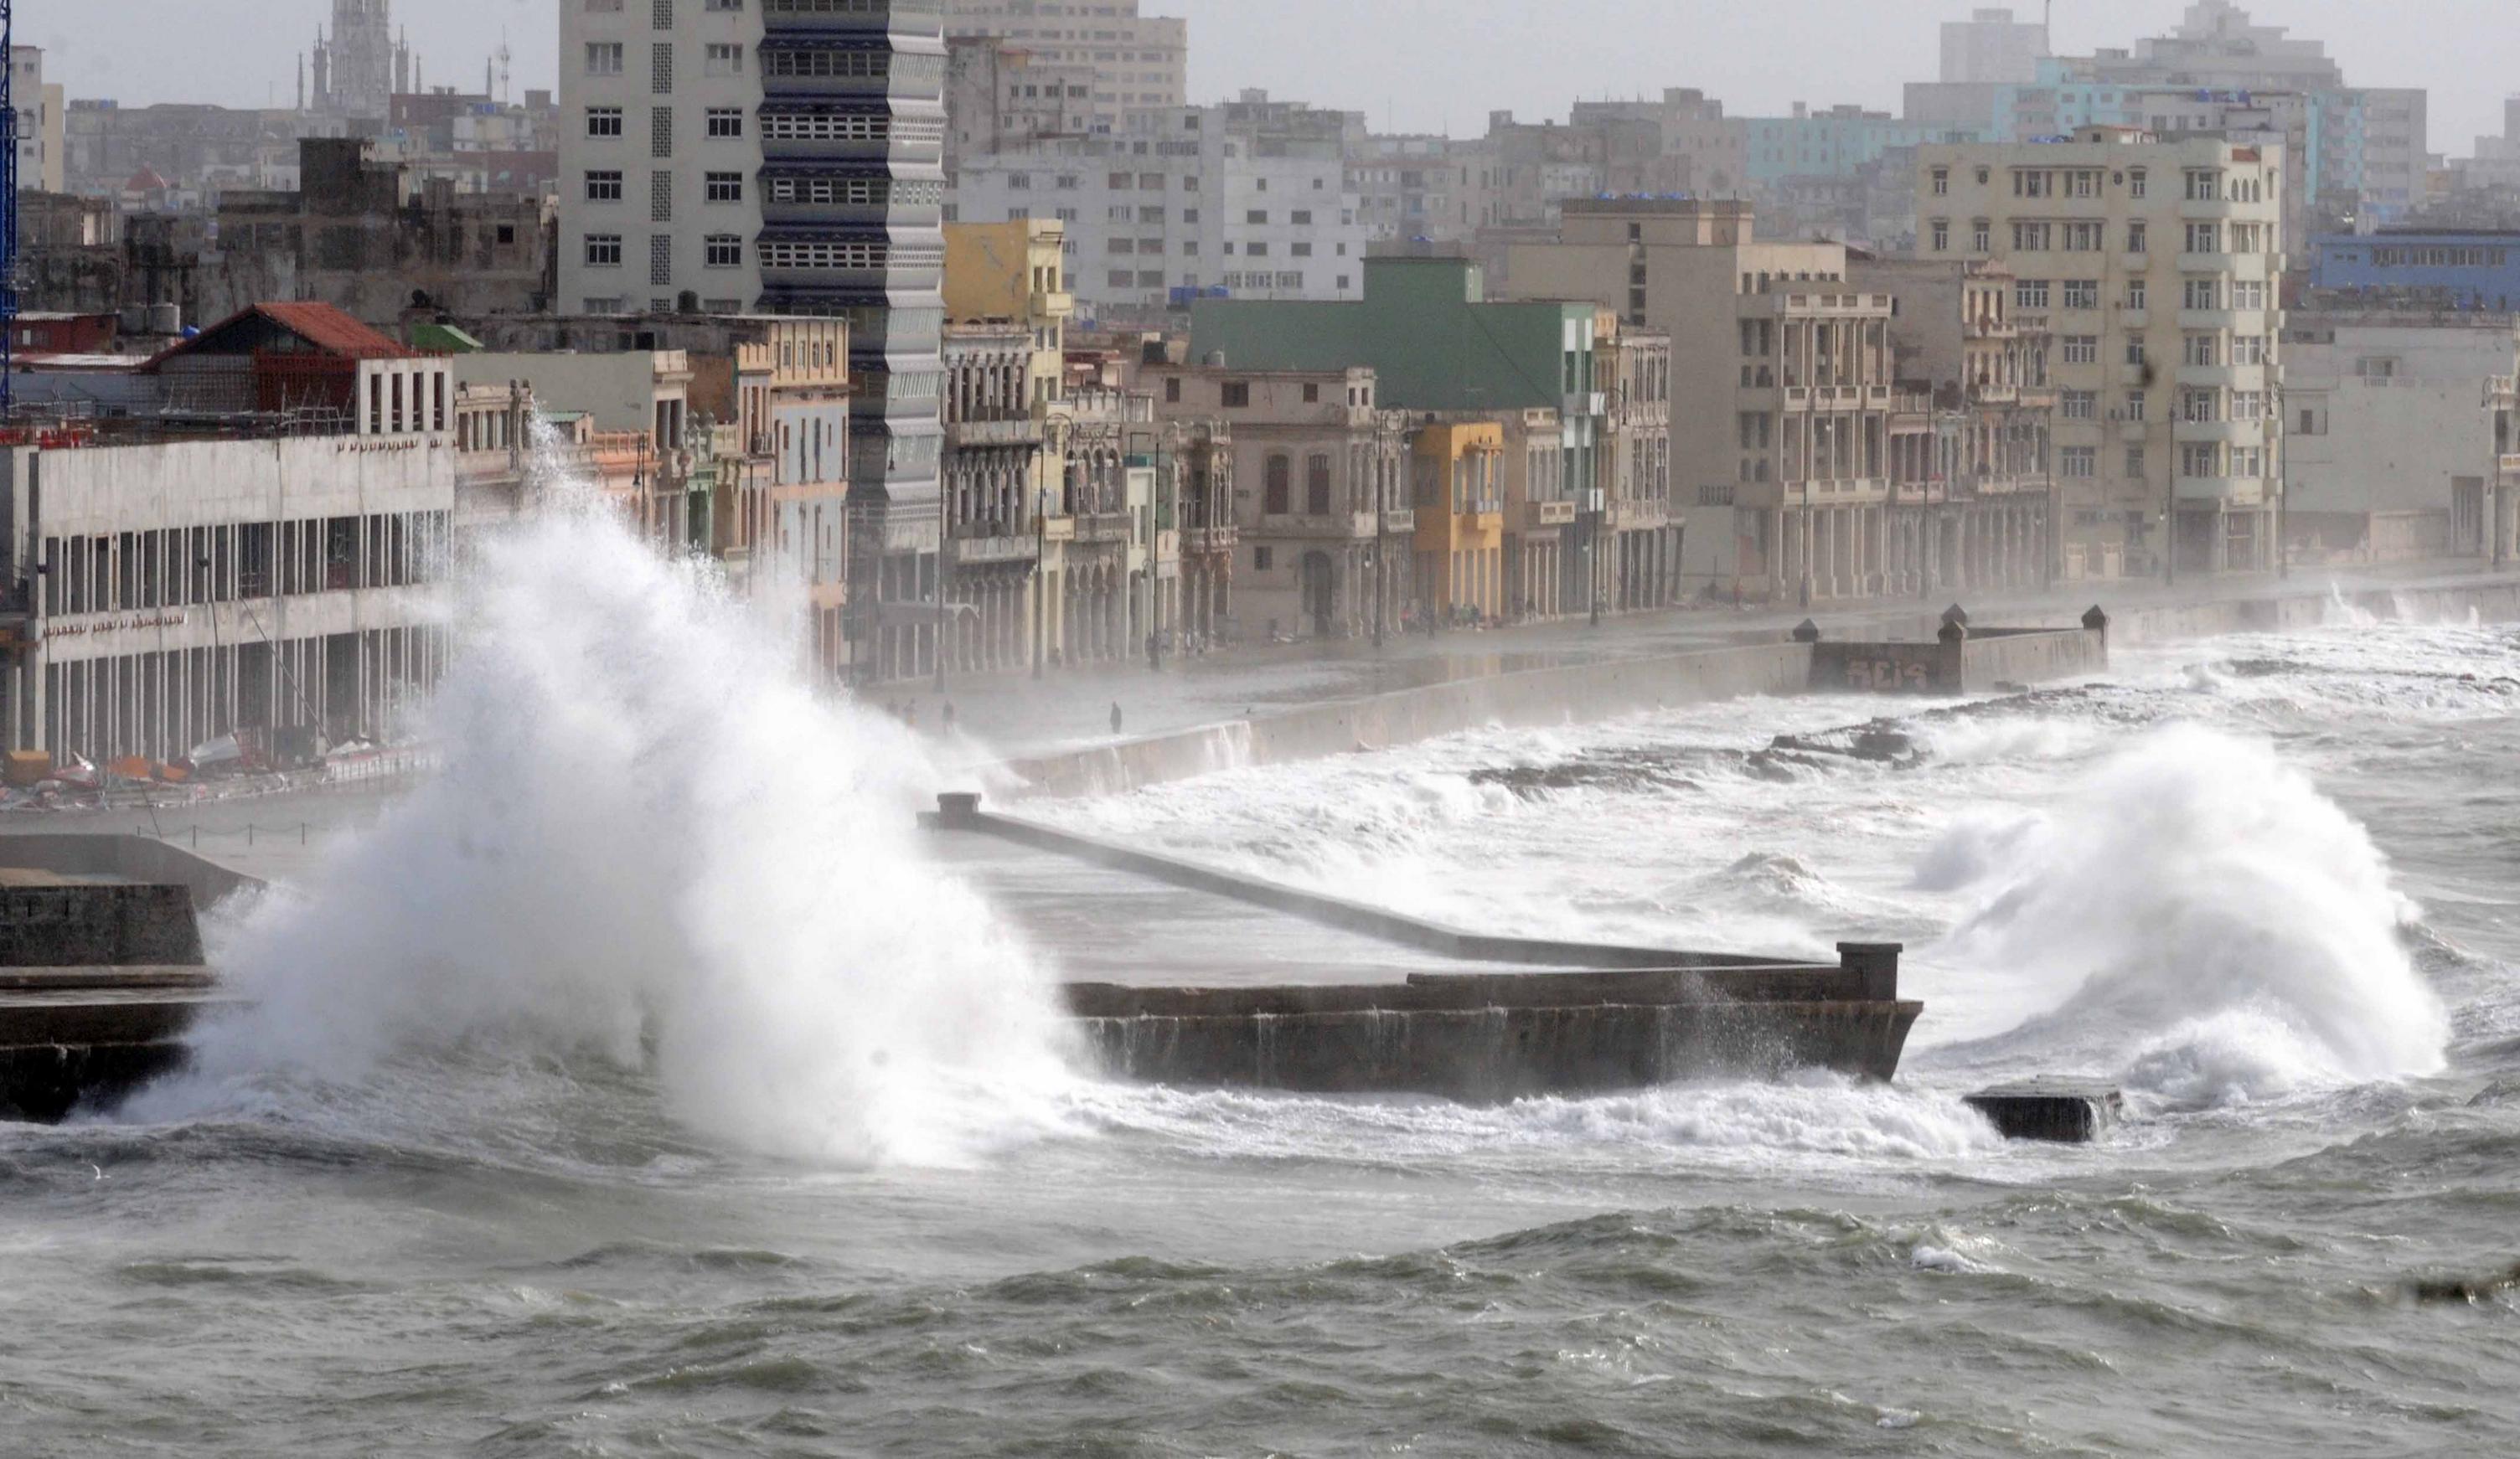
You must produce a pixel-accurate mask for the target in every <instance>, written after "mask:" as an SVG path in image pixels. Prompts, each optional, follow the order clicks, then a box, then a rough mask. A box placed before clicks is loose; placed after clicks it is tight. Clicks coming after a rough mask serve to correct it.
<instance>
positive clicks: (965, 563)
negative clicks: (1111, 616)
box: [944, 320, 1047, 674]
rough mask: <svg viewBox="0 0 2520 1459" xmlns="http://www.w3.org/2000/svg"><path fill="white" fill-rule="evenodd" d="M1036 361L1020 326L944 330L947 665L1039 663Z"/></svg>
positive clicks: (1041, 458)
mask: <svg viewBox="0 0 2520 1459" xmlns="http://www.w3.org/2000/svg"><path fill="white" fill-rule="evenodd" d="M1035 354H1036V347H1035V341H1034V337H1033V332H1032V330H1031V329H1030V328H1029V327H1028V326H1027V325H1025V324H1024V323H1022V322H1021V321H1019V320H997V321H986V322H968V323H965V322H957V321H949V322H947V324H946V326H945V498H944V500H945V526H944V533H945V600H946V602H947V603H948V604H949V605H951V608H950V611H951V612H952V614H953V617H952V620H951V621H950V622H948V623H947V625H946V648H945V665H944V667H945V668H946V669H947V670H949V671H952V672H955V673H964V674H973V673H1002V672H1005V671H1008V670H1012V669H1018V668H1022V667H1023V666H1025V665H1026V664H1027V663H1029V662H1030V661H1031V652H1032V641H1031V634H1030V633H1029V631H1028V630H1029V627H1030V624H1031V621H1032V614H1031V611H1030V608H1029V604H1028V602H1027V598H1028V597H1029V596H1030V594H1031V592H1032V589H1033V580H1034V578H1035V576H1036V574H1037V573H1038V572H1039V570H1040V566H1041V544H1040V543H1039V542H1038V541H1037V540H1036V534H1037V533H1039V532H1040V531H1041V530H1042V528H1041V527H1040V525H1039V524H1038V523H1037V521H1036V518H1035V513H1036V512H1038V511H1040V510H1041V509H1042V508H1044V507H1045V506H1046V505H1047V504H1046V503H1044V502H1042V501H1040V500H1038V499H1039V498H1040V496H1041V495H1042V479H1043V478H1042V471H1043V464H1044V462H1045V460H1046V459H1047V458H1046V456H1045V453H1044V451H1043V443H1044V440H1045V439H1046V436H1045V431H1044V425H1043V420H1044V417H1045V415H1046V413H1047V412H1046V406H1047V403H1046V402H1045V404H1044V407H1042V408H1037V407H1036V406H1035V404H1034V402H1033V400H1032V396H1031V390H1030V377H1031V374H1032V362H1033V359H1034V357H1035Z"/></svg>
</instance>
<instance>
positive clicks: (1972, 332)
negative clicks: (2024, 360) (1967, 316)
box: [1960, 319, 2021, 339]
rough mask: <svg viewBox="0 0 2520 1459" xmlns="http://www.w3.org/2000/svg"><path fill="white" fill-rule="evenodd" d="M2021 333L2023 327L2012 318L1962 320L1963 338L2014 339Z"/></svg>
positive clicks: (1961, 333) (1961, 332)
mask: <svg viewBox="0 0 2520 1459" xmlns="http://www.w3.org/2000/svg"><path fill="white" fill-rule="evenodd" d="M2020 334H2021V327H2020V326H2019V325H2018V324H2016V323H2014V322H2013V321H2012V320H2010V319H1972V320H1963V321H1961V322H1960V337H1961V338H1963V339H2013V338H2018V337H2019V336H2020Z"/></svg>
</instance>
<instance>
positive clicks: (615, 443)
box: [452, 349, 712, 552]
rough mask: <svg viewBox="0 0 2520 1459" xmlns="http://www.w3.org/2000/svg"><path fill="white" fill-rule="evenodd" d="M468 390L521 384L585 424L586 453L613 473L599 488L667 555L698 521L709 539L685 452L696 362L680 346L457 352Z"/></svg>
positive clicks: (540, 401) (555, 410) (552, 411)
mask: <svg viewBox="0 0 2520 1459" xmlns="http://www.w3.org/2000/svg"><path fill="white" fill-rule="evenodd" d="M452 369H453V372H454V376H455V383H456V384H457V386H458V387H460V388H471V389H475V390H480V389H496V388H499V387H501V386H503V385H505V384H507V383H509V382H510V381H521V382H523V383H524V384H525V385H526V386H527V387H529V388H530V389H531V391H532V393H533V397H534V401H535V403H536V405H537V406H538V407H539V408H540V409H541V410H542V411H543V412H545V413H546V414H549V415H556V416H567V417H580V416H582V417H585V418H586V419H587V421H588V434H589V438H588V440H587V442H586V443H585V444H586V448H587V450H588V452H589V453H590V460H592V457H593V455H595V454H601V455H603V456H604V457H605V458H606V459H607V460H606V464H607V465H608V466H611V467H612V469H609V470H605V471H600V472H595V473H593V474H594V475H595V476H596V478H597V479H596V480H595V481H594V482H593V483H592V484H593V485H595V486H596V487H597V489H598V490H601V491H603V492H605V493H606V494H607V496H609V497H611V498H612V499H613V502H614V505H615V506H617V507H618V508H620V510H621V513H622V515H623V517H624V518H625V519H627V520H628V521H629V522H631V523H632V524H633V525H634V526H635V527H636V528H637V529H638V531H639V532H640V535H642V536H643V537H645V538H647V539H648V540H649V541H651V542H653V543H655V544H657V545H658V546H659V547H662V548H664V549H666V550H668V551H672V552H682V551H687V550H689V549H691V548H693V547H694V546H696V545H697V544H696V543H695V541H694V531H693V523H694V522H695V520H697V522H698V523H699V524H700V527H699V533H698V538H699V541H700V542H705V541H706V538H707V522H708V518H709V514H710V512H711V510H712V505H711V504H710V503H709V502H707V501H706V500H700V501H697V502H695V501H693V500H692V497H691V490H690V486H691V484H690V479H689V477H690V469H689V468H690V463H689V460H688V458H687V457H686V455H685V454H684V453H685V451H686V448H687V432H688V430H689V428H690V425H691V423H692V412H691V385H692V360H691V356H690V355H689V354H688V353H686V352H685V351H682V350H678V349H660V350H631V351H623V352H619V353H612V354H599V355H525V354H504V353H494V352H490V351H478V352H473V353H469V354H460V355H456V356H455V357H454V358H453V364H452Z"/></svg>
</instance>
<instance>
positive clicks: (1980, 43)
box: [1942, 10, 2048, 86]
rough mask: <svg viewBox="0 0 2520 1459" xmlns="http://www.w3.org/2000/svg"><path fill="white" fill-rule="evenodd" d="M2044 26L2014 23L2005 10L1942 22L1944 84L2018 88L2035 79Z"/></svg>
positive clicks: (2042, 53) (2044, 41)
mask: <svg viewBox="0 0 2520 1459" xmlns="http://www.w3.org/2000/svg"><path fill="white" fill-rule="evenodd" d="M2047 55H2048V27H2047V26H2046V25H2044V24H2042V23H2040V22H2035V21H2016V20H2014V19H2013V18H2012V12H2011V11H2009V10H1979V11H1973V12H1971V13H1970V15H1969V18H1968V19H1967V20H1965V21H1946V22H1943V71H1942V80H1943V83H1944V84H1945V85H1960V86H1968V85H1994V86H2020V85H2027V84H2028V83H2030V82H2033V81H2036V80H2038V79H2039V63H2040V61H2041V60H2043V59H2045V58H2046V56H2047Z"/></svg>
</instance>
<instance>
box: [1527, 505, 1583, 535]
mask: <svg viewBox="0 0 2520 1459" xmlns="http://www.w3.org/2000/svg"><path fill="white" fill-rule="evenodd" d="M1522 509H1523V525H1524V526H1525V527H1527V528H1530V529H1531V530H1534V531H1538V530H1540V529H1542V528H1545V527H1563V526H1567V525H1569V524H1570V523H1572V522H1573V521H1574V520H1575V504H1574V503H1572V502H1526V503H1524V504H1523V508H1522Z"/></svg>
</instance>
